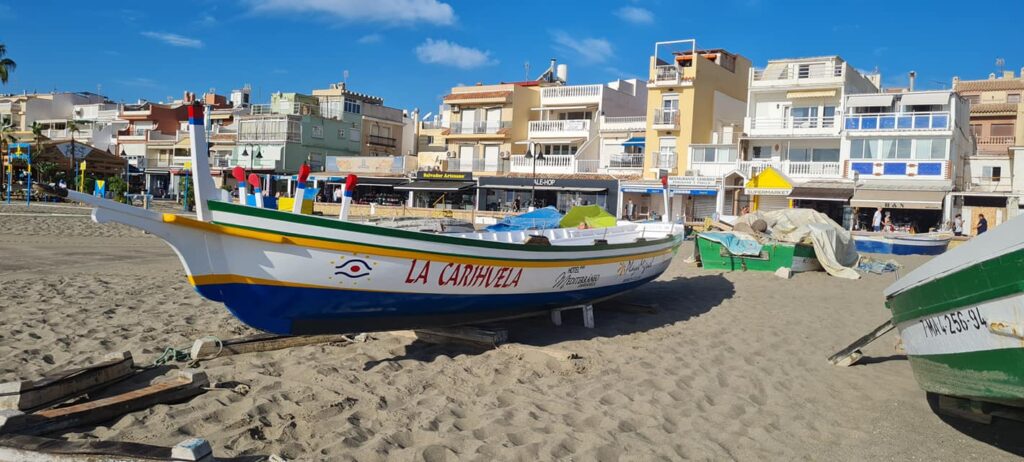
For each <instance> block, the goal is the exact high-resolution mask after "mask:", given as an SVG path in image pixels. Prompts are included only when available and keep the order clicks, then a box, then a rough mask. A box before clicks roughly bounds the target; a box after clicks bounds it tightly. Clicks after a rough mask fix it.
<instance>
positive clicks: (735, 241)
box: [700, 233, 761, 257]
mask: <svg viewBox="0 0 1024 462" xmlns="http://www.w3.org/2000/svg"><path fill="white" fill-rule="evenodd" d="M700 237H703V238H705V239H707V240H709V241H714V242H717V243H719V244H722V245H723V246H725V248H726V249H728V250H729V253H731V254H733V255H746V256H753V257H756V256H758V255H761V243H760V242H757V241H755V240H753V239H744V238H741V237H740V236H737V235H736V234H733V233H700Z"/></svg>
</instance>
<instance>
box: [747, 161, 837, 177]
mask: <svg viewBox="0 0 1024 462" xmlns="http://www.w3.org/2000/svg"><path fill="white" fill-rule="evenodd" d="M768 167H773V168H775V169H776V170H779V171H780V172H782V173H784V174H786V175H787V176H790V177H795V178H840V177H842V175H843V164H842V163H841V162H796V161H789V160H783V161H778V162H776V161H770V160H741V161H737V162H736V170H739V171H740V172H741V173H743V174H744V175H746V176H747V177H748V178H749V177H750V176H753V175H757V174H758V173H761V172H762V171H764V170H765V169H766V168H768Z"/></svg>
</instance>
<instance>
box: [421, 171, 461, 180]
mask: <svg viewBox="0 0 1024 462" xmlns="http://www.w3.org/2000/svg"><path fill="white" fill-rule="evenodd" d="M416 179H417V180H442V181H473V172H416Z"/></svg>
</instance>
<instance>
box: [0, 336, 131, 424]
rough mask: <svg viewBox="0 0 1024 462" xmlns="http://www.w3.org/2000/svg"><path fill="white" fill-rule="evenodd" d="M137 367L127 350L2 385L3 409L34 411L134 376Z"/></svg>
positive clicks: (0, 389) (1, 402)
mask: <svg viewBox="0 0 1024 462" xmlns="http://www.w3.org/2000/svg"><path fill="white" fill-rule="evenodd" d="M134 364H135V363H134V361H133V360H132V354H131V353H130V352H128V351H125V352H123V353H116V354H114V355H110V356H108V359H107V360H106V361H104V362H101V363H98V364H94V365H90V366H85V367H81V368H76V369H68V370H64V371H58V372H52V373H48V374H46V375H44V376H43V377H42V378H40V379H37V380H24V381H20V382H7V383H3V384H0V409H14V410H18V411H33V410H36V409H41V408H43V407H47V406H50V405H53V404H57V403H60V402H63V401H67V400H69V399H72V398H76V397H78V396H82V395H84V394H87V393H89V392H91V391H94V390H97V389H99V388H102V387H105V386H107V385H109V384H111V383H114V382H117V381H119V380H121V379H124V378H125V377H128V376H130V375H132V374H134V373H135V372H136V371H135V370H133V369H132V367H133V366H134Z"/></svg>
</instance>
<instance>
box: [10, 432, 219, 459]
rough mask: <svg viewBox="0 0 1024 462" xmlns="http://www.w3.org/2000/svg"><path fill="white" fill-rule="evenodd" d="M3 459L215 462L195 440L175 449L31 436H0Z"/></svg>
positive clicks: (200, 441) (204, 443)
mask: <svg viewBox="0 0 1024 462" xmlns="http://www.w3.org/2000/svg"><path fill="white" fill-rule="evenodd" d="M0 460H4V461H8V460H9V461H14V460H16V461H21V462H96V461H100V460H118V461H125V462H152V461H154V460H173V461H198V462H213V461H214V458H213V451H211V450H210V443H208V442H207V441H206V440H203V439H201V438H192V439H189V440H186V441H182V442H181V443H179V444H177V445H175V446H174V447H166V446H154V445H151V444H142V443H129V442H121V441H99V440H84V441H67V440H60V439H52V438H43V437H39V436H30V435H0Z"/></svg>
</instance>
